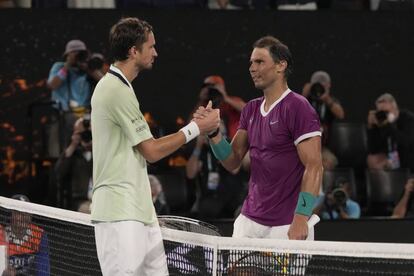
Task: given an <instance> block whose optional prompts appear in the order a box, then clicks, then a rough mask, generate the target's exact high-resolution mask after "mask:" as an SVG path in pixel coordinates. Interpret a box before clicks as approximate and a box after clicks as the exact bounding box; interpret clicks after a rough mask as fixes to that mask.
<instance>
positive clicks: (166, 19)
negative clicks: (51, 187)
mask: <svg viewBox="0 0 414 276" xmlns="http://www.w3.org/2000/svg"><path fill="white" fill-rule="evenodd" d="M122 16H138V17H140V18H143V19H145V20H147V21H149V22H150V23H151V24H152V25H153V27H154V29H155V37H156V42H157V45H156V48H157V51H158V53H159V57H158V58H157V59H156V62H155V65H154V68H153V70H152V71H147V72H143V73H142V74H140V75H139V76H138V78H137V79H136V80H135V81H134V82H133V85H134V87H135V91H136V93H137V96H138V98H139V101H140V104H141V108H142V110H143V111H144V112H145V111H148V112H150V113H151V114H152V115H153V117H154V118H155V120H157V121H158V123H159V124H160V125H161V126H163V127H164V128H166V130H167V133H168V132H171V131H173V130H176V127H175V121H176V118H177V116H181V117H182V118H184V119H186V118H188V116H189V113H190V112H191V110H192V108H193V106H194V104H195V103H196V101H197V97H198V92H199V88H200V84H201V82H202V80H203V78H204V77H205V76H207V75H210V74H219V75H222V76H223V77H224V79H225V81H226V85H227V90H228V93H229V94H231V95H237V96H240V97H242V98H243V99H245V100H246V101H247V100H250V99H252V98H255V97H259V96H261V95H262V93H261V91H257V90H256V89H255V88H254V86H253V84H252V81H251V79H250V76H249V73H248V66H249V57H250V52H251V45H252V43H253V42H254V41H255V40H256V39H258V38H259V37H261V36H263V35H267V34H271V35H274V36H276V37H278V38H279V39H281V40H282V41H283V42H285V43H286V44H287V45H288V46H289V47H290V49H291V51H292V53H293V57H294V73H293V75H292V77H291V79H290V80H289V86H290V88H291V89H292V90H294V91H299V92H300V91H301V89H302V87H303V84H304V83H305V82H307V81H308V80H309V78H310V75H311V73H312V72H313V71H315V70H326V71H327V72H329V73H330V75H331V78H332V93H333V95H334V96H336V97H337V98H338V99H339V100H340V101H341V102H342V104H343V106H344V109H345V112H346V119H345V120H346V121H351V122H360V123H364V122H365V120H366V116H367V112H368V109H371V108H373V107H374V104H373V103H374V101H375V99H376V97H378V96H379V95H380V94H382V93H385V92H391V93H392V94H394V95H395V96H396V99H397V101H398V103H399V104H400V107H402V108H408V109H411V110H414V101H413V100H412V99H413V96H412V91H411V89H412V87H411V80H412V77H411V74H412V73H413V71H414V70H412V68H413V65H414V55H413V54H412V49H414V36H413V30H414V18H413V17H412V13H409V12H407V13H405V12H398V13H394V12H376V13H374V12H338V11H337V12H334V11H329V12H328V11H326V12H323V11H320V12H275V11H251V10H244V11H208V10H17V9H16V10H13V9H11V10H0V29H1V36H0V160H1V163H0V194H1V195H6V196H8V195H10V194H12V193H15V192H21V191H22V190H24V189H25V187H27V185H28V184H27V183H29V185H32V190H33V189H34V190H36V193H37V194H38V195H39V194H42V193H45V192H44V190H45V189H47V187H45V185H47V184H45V182H46V181H45V179H47V173H45V170H44V168H45V167H46V168H49V169H50V168H51V167H52V166H51V165H52V164H53V160H52V161H51V162H49V161H46V163H45V161H44V160H41V159H36V158H37V157H39V156H37V155H36V154H34V155H33V154H31V153H30V152H31V149H30V148H29V146H28V144H29V143H28V142H29V140H30V135H28V133H29V132H30V131H31V130H30V128H29V124H28V118H29V117H28V111H29V106H30V105H31V104H33V103H36V102H39V101H44V100H47V99H49V97H50V91H49V90H48V89H47V88H46V86H45V81H44V80H45V79H46V78H47V76H48V73H49V70H50V68H51V66H52V64H53V62H55V61H57V60H59V59H61V56H62V53H63V51H64V48H65V44H66V42H67V41H69V40H71V39H81V40H83V41H84V42H85V43H86V44H87V46H88V48H89V49H91V50H92V51H93V52H102V53H103V54H104V55H106V56H107V38H108V32H109V28H110V26H112V25H113V24H114V23H115V22H117V21H118V20H119V18H120V17H122ZM34 112H35V113H36V112H39V113H41V112H40V111H38V110H37V111H36V110H35V111H34ZM33 119H34V120H37V121H41V119H42V116H41V115H38V116H37V117H36V116H34V117H33ZM32 125H33V124H32ZM43 131H44V130H42V129H39V130H38V129H36V128H35V129H34V134H35V136H36V135H37V136H36V137H37V138H36V137H35V138H36V139H38V137H41V136H42V135H43V136H44V133H43ZM31 157H34V158H35V159H36V160H37V163H36V164H34V165H33V164H30V162H29V164H30V165H28V163H27V162H26V161H27V160H30V159H31ZM13 162H14V163H13ZM48 162H49V163H48ZM11 165H14V167H13V166H11ZM48 166H49V167H48ZM42 173H43V174H44V175H45V178H44V179H43V178H42V177H40V178H39V175H40V176H41V175H42ZM27 175H32V176H37V177H38V178H37V184H34V183H33V181H31V180H30V179H29V180H28V179H27V177H26V176H27ZM16 183H17V184H16ZM43 196H44V195H43ZM33 201H39V200H38V199H36V198H35V199H33Z"/></svg>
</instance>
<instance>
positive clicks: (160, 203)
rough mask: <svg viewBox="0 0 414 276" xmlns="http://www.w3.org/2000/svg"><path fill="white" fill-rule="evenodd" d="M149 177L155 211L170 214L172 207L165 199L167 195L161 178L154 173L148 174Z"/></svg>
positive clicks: (160, 213)
mask: <svg viewBox="0 0 414 276" xmlns="http://www.w3.org/2000/svg"><path fill="white" fill-rule="evenodd" d="M148 179H149V182H150V185H151V195H152V202H153V203H154V207H155V212H156V213H157V215H169V214H170V207H169V206H168V204H167V202H166V201H165V195H164V192H163V190H162V185H161V183H160V180H159V179H158V178H157V177H156V176H155V175H152V174H149V175H148Z"/></svg>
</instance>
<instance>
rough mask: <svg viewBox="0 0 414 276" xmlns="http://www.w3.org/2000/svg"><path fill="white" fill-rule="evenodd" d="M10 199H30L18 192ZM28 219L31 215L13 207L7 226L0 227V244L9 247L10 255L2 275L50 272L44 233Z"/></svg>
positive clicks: (47, 244)
mask: <svg viewBox="0 0 414 276" xmlns="http://www.w3.org/2000/svg"><path fill="white" fill-rule="evenodd" d="M12 198H13V199H16V200H21V201H26V202H29V199H28V197H27V196H25V195H21V194H17V195H14V196H13V197H12ZM31 220H32V218H31V215H30V214H27V213H23V212H20V211H17V210H12V212H11V221H10V225H7V226H0V244H6V245H7V246H8V253H7V255H8V258H9V263H8V266H7V268H6V270H5V271H4V272H3V275H36V276H47V275H50V264H49V242H48V238H47V235H46V233H45V232H44V230H43V229H42V228H40V227H39V226H37V225H35V224H33V223H32V222H31Z"/></svg>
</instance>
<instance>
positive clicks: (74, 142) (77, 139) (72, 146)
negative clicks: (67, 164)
mask: <svg viewBox="0 0 414 276" xmlns="http://www.w3.org/2000/svg"><path fill="white" fill-rule="evenodd" d="M80 142H81V136H80V133H78V132H74V133H73V134H72V140H71V143H70V144H69V146H68V147H67V148H66V150H65V157H66V158H69V157H71V156H72V155H73V153H74V152H75V150H76V148H77V147H78V145H79V144H80Z"/></svg>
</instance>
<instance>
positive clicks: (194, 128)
mask: <svg viewBox="0 0 414 276" xmlns="http://www.w3.org/2000/svg"><path fill="white" fill-rule="evenodd" d="M180 131H182V132H183V133H184V135H185V143H188V142H190V141H191V140H193V139H194V138H196V137H197V136H198V135H200V129H199V128H198V125H197V124H196V123H195V122H191V123H189V124H188V125H186V126H185V127H183V128H181V129H180Z"/></svg>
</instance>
